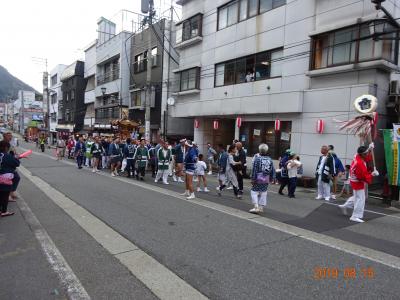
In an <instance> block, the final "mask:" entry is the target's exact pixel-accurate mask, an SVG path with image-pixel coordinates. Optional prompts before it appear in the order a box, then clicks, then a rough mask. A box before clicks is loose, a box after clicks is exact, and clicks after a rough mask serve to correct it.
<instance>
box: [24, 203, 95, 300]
mask: <svg viewBox="0 0 400 300" xmlns="http://www.w3.org/2000/svg"><path fill="white" fill-rule="evenodd" d="M17 205H18V207H19V210H20V211H21V214H22V216H23V217H24V219H25V221H26V222H27V223H28V225H29V227H30V228H31V230H32V232H33V234H34V236H35V238H36V239H37V241H38V242H39V244H40V247H41V248H42V251H43V253H44V255H45V257H46V259H47V261H48V262H49V264H50V266H51V268H52V269H53V271H54V272H55V273H56V274H57V276H58V278H59V281H60V283H61V285H62V286H63V287H64V289H65V292H66V293H67V295H68V296H69V298H70V299H72V300H75V299H76V300H78V299H80V300H89V299H90V296H89V294H88V293H87V292H86V290H85V288H84V287H83V285H82V283H81V282H80V281H79V279H78V277H77V276H76V275H75V273H74V272H73V271H72V269H71V267H70V266H69V265H68V263H67V261H66V260H65V258H64V257H63V255H62V254H61V252H60V251H59V250H58V248H57V247H56V245H55V244H54V242H53V240H52V239H51V238H50V236H49V235H48V233H47V231H46V230H45V229H44V228H43V226H42V224H40V222H39V220H38V219H37V218H36V216H35V215H34V214H33V212H32V210H31V209H30V208H29V206H28V204H27V203H26V202H25V200H24V199H23V198H22V197H21V195H19V199H18V201H17Z"/></svg>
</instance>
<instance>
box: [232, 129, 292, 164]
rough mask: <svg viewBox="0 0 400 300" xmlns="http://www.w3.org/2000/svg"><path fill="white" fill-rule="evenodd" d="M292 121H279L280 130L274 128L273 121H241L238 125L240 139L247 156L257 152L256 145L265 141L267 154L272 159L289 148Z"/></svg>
mask: <svg viewBox="0 0 400 300" xmlns="http://www.w3.org/2000/svg"><path fill="white" fill-rule="evenodd" d="M291 131H292V122H290V121H281V130H280V131H275V130H274V122H273V121H267V122H243V124H242V126H241V127H240V134H239V136H240V141H241V143H242V144H243V147H244V148H246V149H247V156H253V155H255V154H256V153H258V146H259V145H260V144H262V143H266V144H267V145H268V147H269V150H268V154H269V156H270V157H271V158H272V159H278V158H279V157H281V156H282V153H283V152H285V150H287V149H289V148H290V140H291Z"/></svg>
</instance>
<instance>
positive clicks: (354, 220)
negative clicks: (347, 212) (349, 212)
mask: <svg viewBox="0 0 400 300" xmlns="http://www.w3.org/2000/svg"><path fill="white" fill-rule="evenodd" d="M350 221H353V222H357V223H364V222H365V221H364V220H363V219H360V218H354V217H351V218H350Z"/></svg>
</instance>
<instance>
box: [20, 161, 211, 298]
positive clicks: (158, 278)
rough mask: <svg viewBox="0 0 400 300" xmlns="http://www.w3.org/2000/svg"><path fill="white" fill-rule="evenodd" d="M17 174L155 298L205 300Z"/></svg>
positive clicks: (74, 207) (45, 187)
mask: <svg viewBox="0 0 400 300" xmlns="http://www.w3.org/2000/svg"><path fill="white" fill-rule="evenodd" d="M19 170H20V171H21V173H22V174H23V175H24V176H25V177H26V178H28V179H29V180H30V181H31V182H32V183H33V184H35V185H36V186H37V187H38V188H39V189H40V190H41V191H42V192H43V193H44V194H45V195H46V196H48V197H49V198H50V199H51V200H52V201H53V202H54V203H55V204H57V205H58V206H59V207H60V208H61V209H63V210H64V211H65V213H67V214H68V215H69V216H70V217H71V218H72V219H73V220H74V221H75V222H77V223H78V224H79V226H81V227H82V228H83V229H84V230H85V231H86V232H87V233H88V234H89V235H91V236H92V237H93V238H94V239H95V240H96V241H97V242H98V243H99V244H100V245H102V246H103V247H104V248H105V249H106V250H107V251H108V252H109V253H111V254H112V255H114V256H115V257H116V258H117V259H118V260H119V261H120V262H121V263H122V264H123V265H124V266H126V267H127V268H128V269H129V271H131V272H132V274H133V275H134V276H135V277H136V278H138V279H139V280H140V281H141V282H142V283H143V284H144V285H145V286H147V287H148V288H149V289H150V290H151V291H152V292H153V293H154V294H155V295H156V296H157V297H159V298H160V299H162V300H164V299H166V300H169V299H171V300H175V299H194V300H196V299H199V300H200V299H207V297H206V296H204V295H203V294H201V293H200V292H199V291H198V290H196V289H195V288H194V287H192V286H191V285H189V284H188V283H187V282H186V281H184V280H183V279H181V278H180V277H179V276H177V275H176V274H175V273H173V272H172V271H171V270H169V269H168V268H167V267H165V266H164V265H162V264H161V263H159V262H158V261H157V260H155V259H154V258H153V257H151V256H150V255H148V254H147V253H145V252H144V251H142V250H141V249H140V248H139V247H137V246H136V245H134V244H133V243H132V242H130V241H129V240H127V239H126V238H124V237H123V236H121V235H120V234H119V233H118V232H116V231H115V230H113V229H112V228H111V227H109V226H108V225H106V224H105V223H104V222H102V221H101V220H100V219H98V218H97V217H95V216H94V215H93V214H91V213H90V212H89V211H87V210H86V209H84V208H83V207H81V206H80V205H78V204H76V203H75V202H74V201H73V200H71V199H69V198H68V197H66V196H65V195H64V194H62V193H61V192H59V191H58V190H56V189H54V188H53V187H51V186H50V185H49V184H48V183H46V182H45V181H44V180H42V179H41V178H39V177H37V176H34V175H32V173H31V172H30V171H29V170H27V169H26V168H25V167H22V166H20V168H19Z"/></svg>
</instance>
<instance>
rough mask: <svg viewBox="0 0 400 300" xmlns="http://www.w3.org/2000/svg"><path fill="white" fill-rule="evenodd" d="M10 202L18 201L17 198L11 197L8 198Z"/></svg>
mask: <svg viewBox="0 0 400 300" xmlns="http://www.w3.org/2000/svg"><path fill="white" fill-rule="evenodd" d="M8 202H17V200H15V199H14V198H12V197H10V198H9V199H8Z"/></svg>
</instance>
